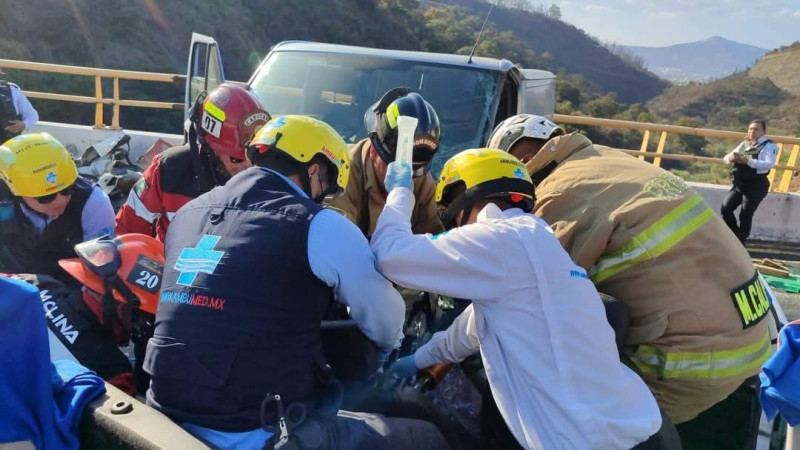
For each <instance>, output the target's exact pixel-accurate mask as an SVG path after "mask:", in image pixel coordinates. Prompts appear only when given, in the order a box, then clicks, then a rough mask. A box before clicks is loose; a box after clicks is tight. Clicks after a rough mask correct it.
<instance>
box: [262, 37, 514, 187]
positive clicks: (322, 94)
mask: <svg viewBox="0 0 800 450" xmlns="http://www.w3.org/2000/svg"><path fill="white" fill-rule="evenodd" d="M500 75H501V73H500V72H495V71H490V70H485V69H471V68H466V67H453V66H446V65H436V64H431V63H421V62H417V61H400V60H395V59H387V58H377V57H365V56H350V55H340V54H327V53H310V52H303V53H299V52H298V53H295V52H275V53H273V54H272V55H271V56H270V57H269V59H268V60H267V61H266V62H265V63H264V64H263V65H262V66H261V67H260V68H259V70H258V72H257V73H256V74H255V75H254V76H253V79H252V80H251V82H250V87H251V89H252V90H253V92H255V94H256V95H257V96H258V97H259V98H260V100H261V101H262V103H263V104H264V106H265V107H266V109H267V111H269V113H270V114H272V115H284V114H303V115H308V116H311V117H315V118H317V119H320V120H323V121H325V122H327V123H329V124H330V125H331V126H333V127H334V128H335V129H336V130H337V131H338V132H339V133H340V134H341V135H342V137H344V139H345V141H346V142H348V143H354V142H357V141H359V140H360V139H362V138H364V137H366V135H367V130H366V129H365V128H364V113H365V111H366V110H367V108H369V107H370V106H371V105H372V104H373V103H375V102H376V101H378V99H380V97H381V96H382V95H383V94H384V93H385V92H386V91H388V90H389V89H391V88H394V87H398V86H405V87H408V88H411V89H412V90H414V91H416V92H418V93H419V94H420V95H422V96H423V97H424V98H425V100H427V101H428V102H430V103H431V105H433V107H434V108H435V109H436V113H437V115H438V116H439V120H440V121H441V124H442V139H441V142H440V145H439V152H438V153H437V155H436V158H435V159H434V161H433V164H432V166H431V170H432V172H433V173H434V176H436V175H437V174H438V173H439V171H440V170H441V167H442V165H443V164H444V162H445V161H447V158H449V157H450V156H452V155H454V154H455V153H457V152H459V151H461V150H465V149H468V148H475V147H480V146H481V145H482V144H483V142H484V138H485V137H486V136H487V135H488V133H489V132H490V131H491V130H490V129H489V127H490V126H491V121H490V115H491V108H492V101H493V99H494V98H495V96H496V92H497V83H498V80H499V77H500Z"/></svg>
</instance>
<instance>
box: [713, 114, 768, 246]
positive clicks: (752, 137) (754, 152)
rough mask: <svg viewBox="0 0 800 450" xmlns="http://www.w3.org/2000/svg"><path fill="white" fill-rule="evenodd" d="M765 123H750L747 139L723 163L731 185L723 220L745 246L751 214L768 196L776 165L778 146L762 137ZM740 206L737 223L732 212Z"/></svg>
mask: <svg viewBox="0 0 800 450" xmlns="http://www.w3.org/2000/svg"><path fill="white" fill-rule="evenodd" d="M766 132H767V122H765V121H763V120H761V119H755V120H752V121H750V124H749V125H748V126H747V136H746V138H745V140H744V141H742V143H740V144H739V145H738V146H736V148H735V149H733V151H731V152H730V153H728V154H727V155H725V157H724V158H723V160H724V161H725V163H726V164H729V165H731V170H730V178H731V183H732V184H733V186H731V190H730V192H728V196H727V197H725V200H724V201H723V202H722V208H720V212H721V213H722V218H723V219H724V220H725V224H727V225H728V228H730V229H731V231H733V234H735V235H736V237H737V238H739V240H740V241H741V242H742V244H744V243H745V242H746V241H747V238H748V237H750V229H751V228H752V225H753V215H754V214H755V213H756V208H758V205H759V204H760V203H761V201H762V200H764V198H765V197H766V196H767V194H768V193H769V178H767V175H768V174H769V171H770V170H772V167H773V166H774V165H775V160H776V159H777V156H778V146H777V145H775V143H774V142H772V140H771V139H769V138H767V137H766V136H765V133H766ZM739 206H741V207H742V208H741V210H740V211H739V222H738V223H737V222H736V217H735V216H734V215H733V213H734V212H735V211H736V209H737V208H739Z"/></svg>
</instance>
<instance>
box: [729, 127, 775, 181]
mask: <svg viewBox="0 0 800 450" xmlns="http://www.w3.org/2000/svg"><path fill="white" fill-rule="evenodd" d="M766 140H767V137H766V136H761V137H760V138H758V141H757V143H756V145H761V144H763V143H764V141H766ZM749 146H750V142H749V141H744V142H742V143H741V144H739V145H738V146H737V147H736V148H735V149H733V150H732V151H731V152H730V153H728V154H727V155H725V157H724V158H723V160H724V161H725V163H726V164H733V155H734V154H735V153H737V150H739V153H742V150H743V148H744V147H749ZM777 157H778V146H777V145H775V143H774V142H767V144H766V145H764V147H763V148H762V149H761V151H759V152H758V155H757V156H756V157H755V158H752V157H751V158H748V160H747V165H748V166H750V167H752V168H753V169H756V171H757V172H758V173H759V174H762V175H763V174H765V173H767V172H769V171H770V170H772V167H773V166H774V165H775V159H776V158H777Z"/></svg>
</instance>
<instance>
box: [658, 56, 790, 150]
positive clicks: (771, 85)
mask: <svg viewBox="0 0 800 450" xmlns="http://www.w3.org/2000/svg"><path fill="white" fill-rule="evenodd" d="M794 68H797V69H800V44H795V45H793V46H791V47H788V48H785V49H782V50H779V51H775V52H772V53H770V54H768V55H765V56H763V57H762V58H760V59H759V60H758V61H757V62H756V64H755V65H754V66H753V67H752V68H751V69H750V70H748V71H746V72H741V73H737V74H734V75H731V76H729V77H726V78H722V79H720V80H716V81H712V82H709V83H690V84H688V85H686V86H673V87H671V88H669V89H667V90H666V91H665V92H664V93H663V94H662V95H660V96H658V97H656V98H654V99H653V100H651V101H650V102H649V103H648V104H647V106H648V107H649V108H650V110H651V111H652V112H653V113H654V114H655V116H656V117H657V118H658V119H659V120H660V121H666V122H670V123H672V122H674V121H675V120H677V119H678V118H680V117H689V118H692V119H693V120H695V121H696V122H697V123H698V124H699V125H700V126H704V127H709V128H723V129H731V130H738V131H741V130H744V129H745V128H746V126H747V124H748V123H749V122H750V120H752V119H754V118H763V119H765V120H766V121H767V123H768V124H769V126H768V128H769V130H768V131H769V132H770V133H773V134H785V135H798V134H800V95H798V94H799V93H800V81H798V79H797V77H796V76H794V72H792V69H794Z"/></svg>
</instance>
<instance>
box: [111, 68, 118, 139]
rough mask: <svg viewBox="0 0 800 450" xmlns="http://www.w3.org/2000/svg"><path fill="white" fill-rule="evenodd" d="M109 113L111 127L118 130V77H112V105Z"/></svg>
mask: <svg viewBox="0 0 800 450" xmlns="http://www.w3.org/2000/svg"><path fill="white" fill-rule="evenodd" d="M112 111H113V112H112V114H111V128H113V129H115V130H119V128H120V127H119V77H114V107H113V110H112Z"/></svg>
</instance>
